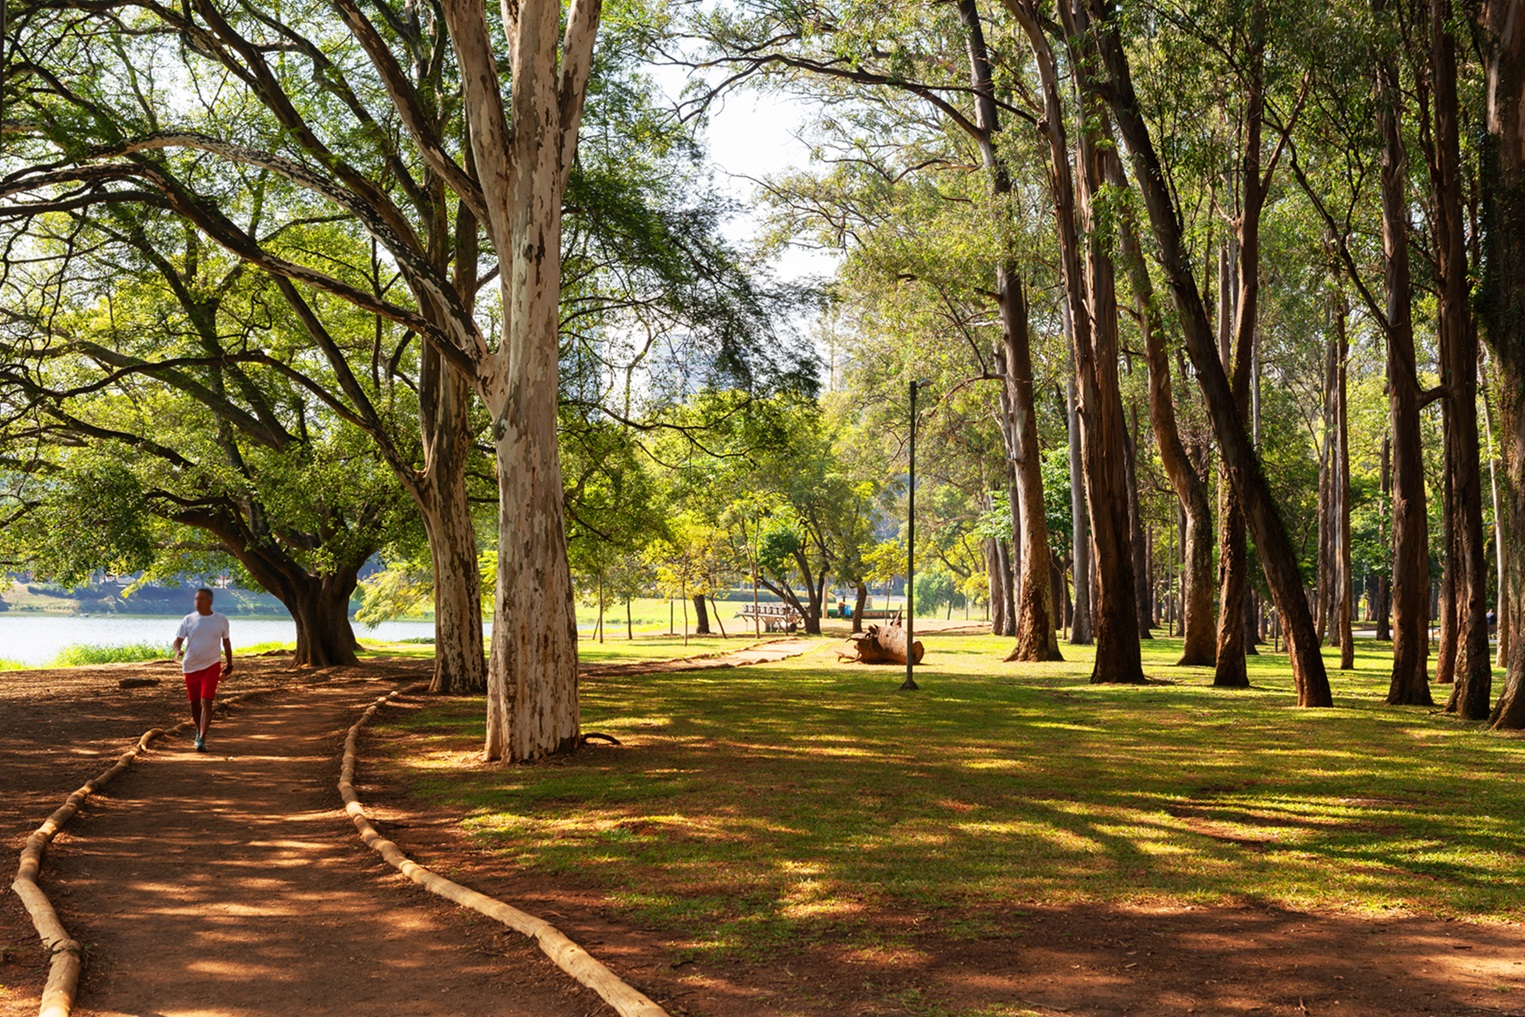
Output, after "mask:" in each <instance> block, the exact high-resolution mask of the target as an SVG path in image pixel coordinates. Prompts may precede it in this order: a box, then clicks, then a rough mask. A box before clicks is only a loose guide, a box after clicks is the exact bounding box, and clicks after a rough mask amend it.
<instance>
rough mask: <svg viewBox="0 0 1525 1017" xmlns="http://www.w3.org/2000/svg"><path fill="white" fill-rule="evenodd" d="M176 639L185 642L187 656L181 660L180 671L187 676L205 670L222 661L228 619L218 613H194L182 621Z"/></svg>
mask: <svg viewBox="0 0 1525 1017" xmlns="http://www.w3.org/2000/svg"><path fill="white" fill-rule="evenodd" d="M175 638H176V639H184V640H185V656H184V657H182V658H181V660H180V670H181V671H183V672H185V673H186V674H190V673H191V672H192V671H201V670H204V669H205V668H209V667H211V666H212V665H213V664H215V663H217V662H218V661H219V660H221V659H222V641H223V640H224V639H226V638H228V618H227V616H226V615H221V614H218V613H217V612H216V611H213V612H212V613H211V614H199V613H197V612H195V611H192V612H191V613H190V614H188V615H186V616H185V617H184V618H183V619H182V620H181V622H180V629H179V631H177V632H176V633H175Z"/></svg>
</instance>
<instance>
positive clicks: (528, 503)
mask: <svg viewBox="0 0 1525 1017" xmlns="http://www.w3.org/2000/svg"><path fill="white" fill-rule="evenodd" d="M504 10H505V20H506V21H507V22H508V23H507V24H506V25H505V28H506V29H507V35H508V42H509V48H510V53H509V54H508V57H509V72H510V80H511V81H512V83H513V85H512V95H511V97H510V101H511V115H507V116H505V110H504V109H503V105H502V95H501V91H500V88H501V78H500V75H499V72H498V69H497V62H496V60H495V58H494V56H493V53H492V51H491V42H490V40H491V35H490V33H489V32H487V31H486V14H485V11H484V10H483V8H482V6H481V3H480V0H445V3H444V5H443V11H444V15H445V20H446V22H447V24H448V25H449V27H450V36H451V42H452V44H453V45H454V46H455V49H456V55H457V60H458V62H459V63H460V66H461V78H462V86H463V92H464V101H465V106H466V109H467V116H468V119H469V121H470V124H471V145H472V150H473V153H474V155H475V160H476V166H477V167H478V170H479V175H480V178H481V181H482V191H483V195H484V198H485V200H484V202H483V204H484V207H485V211H486V213H487V224H486V225H487V227H488V229H487V232H488V236H489V237H491V238H493V247H494V250H495V251H496V253H497V255H498V258H499V263H500V269H499V271H500V279H501V291H502V314H503V320H502V340H501V346H500V349H499V350H498V351H497V353H496V354H495V355H493V356H492V357H491V359H489V360H487V361H486V362H484V363H482V364H481V366H480V368H479V370H480V373H481V388H482V390H483V396H484V402H486V404H487V409H488V412H489V414H490V415H491V418H492V427H493V446H494V449H495V451H496V453H497V464H498V488H499V502H498V545H499V546H498V590H497V597H496V603H495V605H494V612H493V632H492V653H491V656H490V658H489V663H488V681H487V739H486V755H487V758H488V759H507V760H510V761H519V760H527V759H535V758H539V757H541V756H545V755H547V754H549V753H553V752H559V751H563V750H567V749H571V748H574V747H576V745H577V743H578V740H579V734H580V731H579V710H578V689H577V614H576V605H575V602H574V600H573V593H572V573H571V569H570V567H569V565H568V562H567V543H566V523H565V514H564V508H563V497H562V483H561V462H560V457H559V452H558V448H557V439H556V420H557V399H558V385H557V377H558V359H557V355H558V348H559V344H558V330H559V314H558V312H559V300H560V291H561V209H562V196H563V194H564V193H565V192H566V184H567V177H568V175H569V174H570V172H571V169H572V158H573V154H574V153H575V151H576V146H577V130H578V124H579V122H580V119H581V116H582V104H583V99H584V97H585V94H586V89H587V80H588V71H589V68H590V66H591V62H592V57H593V39H594V35H595V34H596V32H597V28H598V17H599V2H598V0H572V4H571V7H570V8H569V10H568V12H567V18H566V32H565V42H564V43H563V44H561V45H558V43H559V42H560V38H559V37H560V35H561V20H562V19H561V4H560V3H559V2H553V0H521V2H520V3H519V4H517V5H510V6H507V7H505V8H504ZM514 15H517V16H514ZM510 124H511V125H512V127H510Z"/></svg>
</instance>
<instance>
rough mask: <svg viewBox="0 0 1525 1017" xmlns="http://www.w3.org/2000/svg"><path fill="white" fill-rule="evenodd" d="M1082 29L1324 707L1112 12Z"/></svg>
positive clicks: (1276, 523)
mask: <svg viewBox="0 0 1525 1017" xmlns="http://www.w3.org/2000/svg"><path fill="white" fill-rule="evenodd" d="M1089 13H1090V15H1091V16H1094V17H1096V18H1097V19H1098V20H1097V22H1096V23H1095V24H1094V25H1093V24H1092V23H1091V22H1090V21H1089V19H1087V22H1086V24H1085V26H1084V27H1085V28H1086V30H1088V31H1091V32H1092V33H1093V34H1094V39H1095V44H1096V48H1097V54H1096V55H1097V57H1098V58H1099V59H1098V63H1099V65H1100V67H1101V68H1102V69H1104V70H1105V72H1106V76H1107V79H1108V80H1107V81H1106V85H1105V89H1104V90H1102V91H1101V94H1102V96H1103V97H1104V98H1105V99H1106V100H1107V101H1108V102H1109V103H1110V105H1111V108H1112V111H1113V115H1114V116H1115V118H1116V121H1117V125H1118V131H1119V133H1120V134H1121V136H1122V139H1123V141H1124V142H1125V143H1126V147H1127V152H1128V154H1129V157H1130V158H1131V159H1132V161H1133V165H1134V171H1135V172H1134V179H1135V181H1136V184H1137V186H1138V188H1139V191H1140V192H1141V194H1142V197H1143V199H1144V206H1145V208H1147V209H1148V211H1149V220H1150V223H1151V224H1152V226H1153V228H1154V234H1155V240H1156V242H1157V246H1158V249H1159V258H1160V262H1161V265H1162V267H1163V268H1164V271H1165V274H1166V278H1167V279H1168V280H1169V281H1170V289H1171V295H1172V297H1173V299H1174V302H1175V305H1176V310H1177V312H1178V314H1179V316H1180V320H1181V326H1182V331H1183V333H1184V336H1185V340H1186V348H1187V352H1188V354H1189V355H1190V357H1191V361H1192V366H1193V367H1195V368H1196V370H1197V378H1198V383H1199V384H1200V385H1201V388H1202V393H1203V398H1204V401H1205V403H1206V405H1207V409H1208V413H1209V415H1210V416H1211V419H1212V423H1213V430H1214V432H1215V433H1216V435H1217V437H1218V444H1219V448H1220V450H1221V453H1222V456H1223V459H1224V461H1225V463H1226V464H1227V465H1228V469H1229V477H1230V480H1231V481H1232V483H1233V486H1234V488H1235V489H1236V490H1237V491H1238V492H1239V495H1240V498H1241V499H1242V503H1243V505H1244V510H1245V513H1246V517H1247V521H1248V524H1249V526H1250V528H1251V529H1252V530H1253V532H1254V534H1255V546H1256V548H1257V549H1258V551H1259V553H1260V557H1261V562H1262V564H1263V566H1264V567H1265V570H1266V578H1267V581H1268V582H1269V583H1270V586H1271V592H1272V595H1273V596H1274V598H1275V600H1276V607H1277V610H1278V611H1280V612H1281V616H1282V618H1283V619H1285V621H1286V625H1287V639H1288V650H1289V656H1290V660H1291V663H1292V676H1293V681H1294V683H1295V684H1296V686H1297V694H1298V695H1297V699H1298V704H1299V705H1300V706H1328V705H1331V703H1332V701H1333V699H1332V695H1331V692H1330V689H1329V677H1328V673H1327V672H1326V670H1325V668H1324V660H1323V657H1322V656H1321V655H1320V653H1319V646H1318V641H1317V638H1316V633H1315V632H1314V629H1313V618H1312V615H1311V614H1310V613H1309V610H1308V599H1307V597H1306V596H1305V595H1304V592H1303V585H1302V576H1301V570H1300V568H1299V566H1298V561H1297V556H1296V554H1295V552H1294V551H1293V548H1292V543H1291V541H1290V540H1289V539H1288V537H1287V531H1286V526H1285V524H1284V522H1283V521H1282V518H1281V515H1280V511H1279V509H1278V507H1277V504H1276V501H1275V498H1274V496H1273V495H1272V493H1271V491H1270V488H1269V486H1268V485H1267V483H1266V479H1265V475H1264V472H1263V471H1262V468H1261V463H1260V459H1259V456H1258V455H1257V454H1256V452H1255V448H1254V446H1253V444H1252V443H1251V440H1250V435H1249V433H1248V431H1247V429H1246V427H1245V421H1244V415H1243V413H1242V412H1240V411H1239V410H1238V409H1237V404H1236V402H1235V400H1234V398H1233V394H1232V388H1231V386H1230V384H1229V381H1228V377H1227V374H1226V372H1225V371H1224V370H1223V365H1222V363H1221V361H1220V360H1219V359H1218V357H1217V355H1216V354H1217V351H1216V349H1215V348H1214V347H1215V343H1214V341H1213V333H1212V327H1211V325H1209V323H1208V319H1207V312H1206V308H1205V306H1204V304H1203V302H1202V297H1201V293H1200V291H1199V290H1198V288H1197V280H1196V275H1195V274H1194V273H1193V271H1192V266H1191V260H1190V256H1189V255H1188V253H1187V249H1186V245H1185V238H1184V235H1183V234H1184V231H1183V227H1182V225H1181V223H1182V220H1181V217H1180V216H1179V214H1178V211H1179V210H1178V209H1177V207H1176V204H1175V200H1174V197H1173V196H1172V194H1171V192H1170V190H1169V189H1168V188H1167V186H1166V184H1165V174H1164V171H1163V167H1162V166H1161V164H1160V160H1159V155H1158V153H1157V152H1156V151H1155V148H1154V143H1153V141H1152V139H1151V137H1150V133H1149V127H1148V125H1147V123H1146V122H1145V120H1144V117H1143V114H1142V112H1141V109H1140V105H1139V101H1138V97H1137V95H1136V93H1135V91H1134V87H1133V80H1132V70H1131V68H1130V66H1129V63H1128V57H1127V54H1126V52H1125V51H1124V49H1123V46H1122V40H1121V38H1120V37H1119V35H1118V32H1117V28H1116V24H1115V22H1114V18H1115V17H1116V15H1115V12H1114V11H1113V10H1112V9H1111V8H1110V7H1108V6H1106V5H1104V4H1101V3H1099V2H1097V0H1092V3H1091V5H1090V8H1089Z"/></svg>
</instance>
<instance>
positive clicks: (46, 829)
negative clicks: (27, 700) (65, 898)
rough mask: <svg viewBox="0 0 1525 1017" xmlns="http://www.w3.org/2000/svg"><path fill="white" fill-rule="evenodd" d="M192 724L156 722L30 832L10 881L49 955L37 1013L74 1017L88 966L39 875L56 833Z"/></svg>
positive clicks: (226, 702) (228, 703)
mask: <svg viewBox="0 0 1525 1017" xmlns="http://www.w3.org/2000/svg"><path fill="white" fill-rule="evenodd" d="M261 694H262V692H246V693H244V694H243V695H239V696H233V697H231V698H229V699H225V700H219V701H218V703H217V706H218V708H219V709H220V708H223V707H227V706H231V705H232V704H234V703H237V702H241V701H243V700H246V699H248V698H250V697H251V696H255V695H261ZM191 725H192V721H189V720H183V721H181V722H180V723H178V724H176V725H175V726H174V727H171V728H158V727H156V728H150V729H149V730H147V731H145V732H143V734H142V736H141V737H139V738H138V743H137V744H136V745H134V746H133V747H132V748H130V749H128V750H127V751H126V752H124V753H122V754H121V755H120V756H118V757H117V761H116V762H115V763H114V764H112V765H111V766H110V767H108V768H107V769H105V770H104V771H102V772H101V773H100V774H99V775H98V776H96V777H93V778H91V779H90V780H87V781H85V783H84V784H82V785H81V786H80V787H79V789H78V790H77V791H75V792H74V793H73V794H71V795H70V796H69V797H68V798H66V799H64V803H63V804H62V805H60V806H59V807H58V808H57V809H55V810H54V812H53V814H52V815H51V816H49V817H48V818H47V819H46V820H44V821H43V824H42V825H41V826H39V827H38V828H37V829H36V830H34V831H33V832H32V835H31V836H30V837H28V838H27V841H26V846H25V847H23V848H22V849H21V858H20V862H19V864H18V865H17V866H16V878H15V879H14V880H13V881H12V882H11V889H12V890H14V891H15V892H16V896H18V897H20V898H21V903H22V905H23V906H24V907H25V908H26V911H27V914H28V915H30V916H31V919H32V925H33V926H35V927H36V929H37V937H38V938H39V939H41V940H42V945H43V947H45V948H46V949H47V951H48V954H49V956H50V959H49V961H48V979H47V982H46V983H45V984H44V985H43V989H42V1004H41V1007H40V1008H39V1009H38V1017H69V1014H70V1012H71V1011H72V1010H73V1009H74V997H75V996H76V995H77V994H78V992H79V976H80V972H81V971H82V970H83V968H84V947H82V946H81V945H80V944H79V942H78V941H77V940H76V939H74V937H73V936H71V935H69V930H68V929H66V928H64V923H63V922H62V921H61V920H60V919H59V917H58V911H57V910H56V909H54V907H53V902H52V901H51V900H49V899H48V895H47V894H46V893H45V892H43V889H42V887H41V886H40V885H39V884H38V882H37V877H38V876H39V875H41V874H42V860H43V856H44V855H46V854H47V851H48V845H49V844H51V843H52V842H53V838H54V837H56V836H57V835H58V832H59V831H60V830H62V829H63V828H64V826H65V825H66V824H67V823H68V822H69V820H71V819H73V818H74V815H75V813H77V812H78V811H79V807H80V806H81V805H83V804H84V803H85V799H87V798H89V797H90V796H91V795H93V794H95V792H97V791H99V790H100V789H101V788H103V787H105V786H106V785H107V784H109V783H111V781H112V780H114V779H116V777H117V776H119V775H120V774H122V773H123V772H125V771H126V770H127V769H128V768H129V767H131V766H132V764H133V763H134V762H136V761H137V759H138V757H139V756H140V755H142V754H143V753H144V752H147V751H148V747H149V745H150V744H151V743H152V742H154V741H156V740H158V739H160V738H164V737H166V736H168V735H172V734H177V733H179V732H181V731H185V730H189V729H190V727H191Z"/></svg>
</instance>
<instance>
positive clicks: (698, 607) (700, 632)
mask: <svg viewBox="0 0 1525 1017" xmlns="http://www.w3.org/2000/svg"><path fill="white" fill-rule="evenodd" d="M693 601H694V635H696V636H708V635H713V633H711V632H710V613H709V610H708V609H707V608H706V607H705V606H704V594H702V593H696V594H694V597H693Z"/></svg>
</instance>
